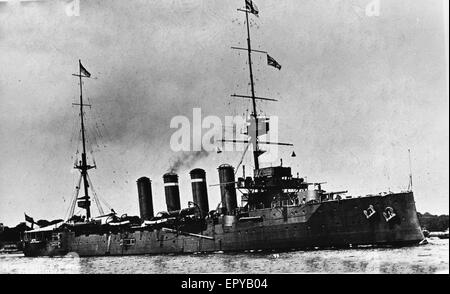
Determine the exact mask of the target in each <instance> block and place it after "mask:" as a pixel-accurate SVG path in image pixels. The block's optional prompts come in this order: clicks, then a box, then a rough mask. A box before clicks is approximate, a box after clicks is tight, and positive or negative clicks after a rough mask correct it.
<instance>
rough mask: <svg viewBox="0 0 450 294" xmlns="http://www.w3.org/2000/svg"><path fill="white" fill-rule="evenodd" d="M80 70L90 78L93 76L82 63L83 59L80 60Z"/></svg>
mask: <svg viewBox="0 0 450 294" xmlns="http://www.w3.org/2000/svg"><path fill="white" fill-rule="evenodd" d="M80 72H81V74H83V75H85V76H86V77H88V78H89V77H91V74H90V73H89V72H88V71H87V70H86V69H85V68H84V66H83V65H82V64H81V61H80Z"/></svg>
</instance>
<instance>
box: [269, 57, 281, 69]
mask: <svg viewBox="0 0 450 294" xmlns="http://www.w3.org/2000/svg"><path fill="white" fill-rule="evenodd" d="M267 64H268V65H271V66H273V67H276V68H278V70H280V69H281V65H280V64H279V63H278V62H277V61H276V60H275V59H273V57H271V56H270V55H269V54H267Z"/></svg>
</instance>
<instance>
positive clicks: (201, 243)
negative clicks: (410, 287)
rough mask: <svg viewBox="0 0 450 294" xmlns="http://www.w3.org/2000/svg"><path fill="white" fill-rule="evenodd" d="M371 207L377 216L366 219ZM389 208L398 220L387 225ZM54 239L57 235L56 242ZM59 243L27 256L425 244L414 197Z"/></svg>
mask: <svg viewBox="0 0 450 294" xmlns="http://www.w3.org/2000/svg"><path fill="white" fill-rule="evenodd" d="M370 205H372V207H373V208H374V210H375V213H374V214H373V215H372V216H371V217H369V218H367V216H366V215H365V214H364V210H366V209H367V208H368V207H369V206H370ZM388 207H391V208H393V210H394V212H395V217H393V218H392V219H390V220H389V221H387V220H386V218H385V216H384V215H383V212H384V211H385V210H386V208H388ZM55 234H56V233H53V236H55ZM57 234H58V241H45V240H44V241H43V243H42V244H40V246H32V245H33V244H30V243H29V242H28V241H26V240H25V241H24V253H25V255H26V256H42V255H50V256H51V255H65V254H67V253H70V252H75V253H76V254H78V255H79V256H105V255H140V254H168V253H195V252H215V251H223V252H227V251H246V250H290V249H310V248H330V247H335V248H341V247H349V246H358V245H373V246H385V245H391V246H405V245H414V244H418V243H419V242H421V241H422V240H423V239H424V236H423V234H422V231H421V229H420V225H419V221H418V218H417V212H416V207H415V202H414V196H413V193H412V192H408V193H397V194H388V195H385V196H367V197H360V198H351V199H344V200H333V201H325V202H321V203H309V204H304V205H299V206H288V207H275V208H268V209H259V210H255V211H250V212H249V217H247V218H246V220H245V221H242V220H238V219H236V220H235V221H233V222H231V223H230V222H228V223H227V222H226V221H223V219H222V220H220V221H219V222H218V223H214V221H213V220H212V219H207V224H206V229H204V230H203V231H195V232H191V233H186V232H181V233H180V232H177V231H173V230H164V229H161V228H160V229H152V230H150V229H148V228H139V229H138V228H135V229H132V230H131V229H127V230H123V231H121V232H117V233H103V234H97V233H92V234H83V235H76V234H75V233H74V232H70V231H62V232H58V233H57Z"/></svg>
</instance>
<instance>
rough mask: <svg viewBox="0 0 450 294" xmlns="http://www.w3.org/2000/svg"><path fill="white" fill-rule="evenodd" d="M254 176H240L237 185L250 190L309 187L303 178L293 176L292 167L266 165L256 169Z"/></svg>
mask: <svg viewBox="0 0 450 294" xmlns="http://www.w3.org/2000/svg"><path fill="white" fill-rule="evenodd" d="M254 174H255V176H254V178H252V177H246V178H245V179H244V178H243V177H241V178H238V183H237V187H238V188H239V189H248V190H256V189H258V190H274V189H277V190H284V189H294V190H300V189H307V188H308V184H307V183H306V182H305V181H304V179H303V178H299V177H297V178H293V177H292V173H291V168H290V167H283V166H275V167H264V168H260V169H256V170H255V171H254Z"/></svg>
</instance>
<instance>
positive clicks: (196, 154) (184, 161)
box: [168, 149, 209, 173]
mask: <svg viewBox="0 0 450 294" xmlns="http://www.w3.org/2000/svg"><path fill="white" fill-rule="evenodd" d="M208 155H209V152H208V151H206V150H204V149H202V150H201V151H186V152H181V153H180V154H179V155H178V157H176V158H175V159H172V160H171V161H172V163H171V165H170V168H169V170H168V171H169V172H171V173H176V172H178V171H179V170H180V169H181V168H191V167H192V166H193V165H194V164H195V163H196V162H197V161H199V160H200V159H202V158H206V157H208Z"/></svg>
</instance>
